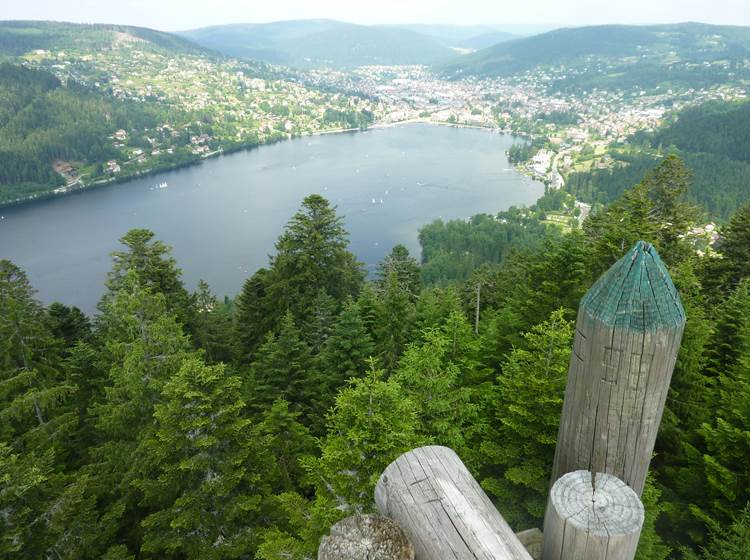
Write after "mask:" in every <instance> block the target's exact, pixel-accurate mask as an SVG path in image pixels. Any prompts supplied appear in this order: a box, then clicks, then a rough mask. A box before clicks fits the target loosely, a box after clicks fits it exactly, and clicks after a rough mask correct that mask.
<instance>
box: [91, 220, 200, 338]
mask: <svg viewBox="0 0 750 560" xmlns="http://www.w3.org/2000/svg"><path fill="white" fill-rule="evenodd" d="M120 243H122V244H123V245H125V247H126V249H125V250H124V251H115V252H114V253H112V261H113V266H112V270H111V271H110V272H109V274H108V275H107V293H105V294H104V297H103V299H102V301H101V303H100V304H99V309H100V310H101V311H103V310H104V308H105V307H106V305H107V303H108V301H109V299H110V298H112V297H113V296H114V294H116V293H117V292H118V291H119V290H121V289H122V288H123V287H125V286H126V285H127V282H128V281H127V277H128V276H129V275H130V274H135V276H136V278H137V279H138V282H139V283H140V285H141V286H143V287H144V288H148V289H149V290H150V291H151V292H152V293H160V294H162V295H163V296H164V300H165V303H166V308H167V310H168V311H169V312H170V313H173V314H175V315H176V316H177V318H178V320H179V321H180V322H181V323H182V324H183V326H184V327H186V328H187V329H188V330H192V327H193V324H194V320H195V308H194V302H193V300H192V298H191V297H190V294H188V291H187V290H186V289H185V286H183V284H182V279H181V276H182V271H181V270H180V269H179V268H177V262H176V261H175V259H174V258H173V257H172V255H171V253H172V248H171V247H169V246H168V245H165V244H164V243H162V242H161V241H158V240H155V239H154V232H152V231H150V230H147V229H132V230H130V231H129V232H127V233H126V234H125V235H124V236H123V237H122V238H121V239H120Z"/></svg>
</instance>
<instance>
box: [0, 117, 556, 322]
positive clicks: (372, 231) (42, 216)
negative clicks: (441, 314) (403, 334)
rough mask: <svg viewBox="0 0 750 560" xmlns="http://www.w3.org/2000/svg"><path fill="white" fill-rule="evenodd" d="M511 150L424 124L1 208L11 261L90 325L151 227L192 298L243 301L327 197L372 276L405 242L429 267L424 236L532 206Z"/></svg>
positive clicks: (283, 146)
mask: <svg viewBox="0 0 750 560" xmlns="http://www.w3.org/2000/svg"><path fill="white" fill-rule="evenodd" d="M512 143H513V138H512V137H510V136H504V135H500V134H494V133H491V132H488V131H484V130H475V129H468V128H450V127H442V126H432V125H427V124H413V125H404V126H397V127H389V128H379V129H373V130H370V131H368V132H365V133H347V134H330V135H323V136H314V137H305V138H300V139H295V140H291V141H288V142H281V143H278V144H274V145H270V146H263V147H260V148H258V149H255V150H251V151H246V152H241V153H235V154H231V155H228V156H222V157H219V158H216V159H211V160H207V161H205V162H203V163H202V164H201V165H197V166H193V167H187V168H184V169H180V170H176V171H170V172H166V173H161V174H158V175H153V176H150V177H146V178H142V179H135V180H132V181H128V182H126V183H121V184H119V185H112V186H108V187H103V188H99V189H96V190H91V191H88V192H82V193H78V194H74V195H70V196H64V197H60V198H55V199H49V200H45V201H40V202H37V203H33V204H29V205H26V206H20V207H16V208H5V209H0V214H2V216H3V218H2V219H0V258H3V259H10V260H11V261H13V262H14V263H15V264H16V265H18V266H20V267H21V268H23V269H24V270H25V271H26V272H27V273H28V275H29V278H30V280H31V282H32V284H33V285H34V287H35V288H36V289H37V290H38V297H39V299H41V300H42V301H44V302H46V303H50V302H52V301H55V300H57V301H62V302H63V303H66V304H68V305H77V306H78V307H80V308H81V309H83V310H84V311H86V312H89V313H90V312H92V311H93V310H94V309H95V305H96V302H97V301H98V299H99V297H100V296H101V294H102V292H103V289H104V280H105V277H106V274H107V271H108V270H109V268H110V262H111V261H110V256H109V255H110V253H111V252H112V251H114V250H116V249H117V248H118V246H119V244H118V241H117V240H118V239H119V238H120V237H122V235H123V234H125V232H127V231H128V230H129V229H132V228H149V229H151V230H153V231H154V232H155V233H156V236H157V237H158V238H159V239H161V240H163V241H165V242H166V243H168V244H169V245H171V246H172V247H173V248H174V256H175V258H176V259H177V262H178V264H179V266H180V267H181V268H182V269H183V271H184V280H185V282H186V284H187V285H188V287H189V288H190V289H193V288H194V287H195V285H196V284H197V281H198V280H199V279H200V278H203V279H205V280H206V281H207V282H208V283H209V284H210V285H211V288H212V289H213V291H214V292H216V293H217V294H218V295H219V296H224V295H229V296H234V295H236V294H237V293H238V292H239V290H240V288H241V287H242V283H243V282H244V280H245V279H246V278H247V277H249V276H250V275H251V274H252V273H253V272H254V271H255V270H257V269H258V268H260V267H262V266H265V265H266V264H267V262H268V255H269V253H273V251H274V242H275V241H276V239H277V237H278V236H279V234H280V233H281V232H282V230H283V228H284V225H285V224H286V222H287V221H288V220H289V218H290V217H291V216H292V215H293V214H294V212H295V211H296V210H297V208H298V207H299V205H300V202H301V201H302V199H303V198H304V197H305V196H307V195H308V194H311V193H319V194H321V195H323V196H325V197H326V198H328V199H329V200H330V201H331V202H332V203H333V204H334V205H336V206H337V207H338V213H339V214H340V215H342V216H343V217H344V219H345V223H346V229H347V230H348V231H349V232H350V240H351V250H352V251H353V252H354V253H355V254H356V255H357V256H358V257H359V259H360V260H361V261H362V262H364V263H366V264H367V267H368V270H372V269H373V268H374V266H375V264H376V263H377V262H378V261H379V260H380V259H381V258H382V257H383V255H384V254H385V253H387V252H388V251H390V249H391V248H392V247H393V246H394V245H396V244H398V243H402V244H404V245H406V246H407V247H408V248H409V250H410V251H412V254H414V255H415V256H418V255H419V243H418V240H417V233H418V230H419V228H420V226H422V225H424V224H426V223H429V222H431V221H433V220H435V219H437V218H442V219H444V220H447V219H452V218H468V217H469V216H472V215H474V214H478V213H482V212H488V213H495V212H498V211H500V210H505V209H507V208H509V207H510V206H514V205H516V206H519V205H530V204H533V203H534V202H535V201H536V200H537V199H538V198H539V197H540V196H541V195H542V194H543V192H544V187H543V185H542V184H540V183H538V182H535V181H532V180H531V179H529V178H527V177H525V176H523V175H521V174H519V173H518V172H516V171H515V170H514V169H512V166H511V165H510V164H509V163H508V160H507V158H506V156H505V150H506V149H507V148H508V147H509V146H510V145H511V144H512ZM163 182H166V183H167V185H168V186H167V188H163V189H160V188H158V186H157V185H159V184H160V183H163Z"/></svg>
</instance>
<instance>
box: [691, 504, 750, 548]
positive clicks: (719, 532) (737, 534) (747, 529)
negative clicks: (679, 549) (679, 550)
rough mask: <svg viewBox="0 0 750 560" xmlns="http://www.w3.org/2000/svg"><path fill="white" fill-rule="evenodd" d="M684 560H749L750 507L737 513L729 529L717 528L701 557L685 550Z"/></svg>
mask: <svg viewBox="0 0 750 560" xmlns="http://www.w3.org/2000/svg"><path fill="white" fill-rule="evenodd" d="M683 552H684V556H683V560H747V558H750V505H747V506H745V508H744V509H743V510H742V511H741V512H738V513H737V516H736V517H735V519H734V521H733V522H732V524H731V525H730V526H728V527H727V528H723V527H717V528H716V529H715V530H714V531H713V533H712V535H711V542H710V543H709V544H708V546H707V547H706V548H704V549H703V551H702V554H701V555H700V556H699V555H698V554H696V553H694V552H693V551H690V550H684V551H683Z"/></svg>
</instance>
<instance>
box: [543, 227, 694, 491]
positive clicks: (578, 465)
mask: <svg viewBox="0 0 750 560" xmlns="http://www.w3.org/2000/svg"><path fill="white" fill-rule="evenodd" d="M684 325H685V311H684V309H683V307H682V303H681V302H680V298H679V295H678V294H677V290H676V289H675V287H674V284H672V279H671V278H670V276H669V273H668V272H667V270H666V268H665V267H664V264H663V263H662V261H661V259H660V258H659V255H658V254H657V252H656V250H655V249H654V247H653V246H651V245H649V244H648V243H644V242H643V241H639V242H638V243H637V244H636V245H635V247H633V249H632V250H631V251H630V252H629V253H628V254H627V255H625V256H624V257H623V258H622V259H620V260H619V261H618V262H617V263H615V264H614V265H613V266H612V268H610V269H609V271H607V272H606V273H605V274H604V275H603V276H602V277H601V278H600V279H599V280H598V281H597V282H596V284H594V286H593V287H592V288H591V289H590V290H589V291H588V293H586V295H585V296H584V298H583V299H582V300H581V304H580V307H579V309H578V321H577V323H576V333H575V339H574V342H573V353H572V355H571V359H570V369H569V371H568V383H567V386H566V389H565V401H564V404H563V412H562V418H561V420H560V431H559V433H558V438H557V448H556V450H555V461H554V466H553V469H552V480H551V483H550V484H554V483H555V481H556V480H557V479H558V478H559V477H561V476H562V475H563V474H565V473H568V472H571V471H576V470H580V469H584V470H588V471H592V472H599V473H609V474H613V475H615V476H617V477H618V478H620V479H621V480H623V481H624V482H625V483H626V484H628V485H629V486H630V487H631V488H632V489H633V490H635V492H636V493H637V494H638V496H640V495H641V493H642V492H643V485H644V483H645V481H646V474H647V472H648V466H649V463H650V461H651V454H652V452H653V449H654V443H655V441H656V434H657V431H658V429H659V423H660V422H661V416H662V412H663V410H664V403H665V401H666V398H667V390H668V389H669V382H670V380H671V377H672V370H673V369H674V364H675V361H676V359H677V351H678V350H679V347H680V341H681V339H682V331H683V328H684Z"/></svg>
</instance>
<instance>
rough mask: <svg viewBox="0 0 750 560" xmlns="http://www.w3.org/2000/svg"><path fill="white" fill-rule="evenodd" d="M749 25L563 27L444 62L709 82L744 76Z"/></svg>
mask: <svg viewBox="0 0 750 560" xmlns="http://www.w3.org/2000/svg"><path fill="white" fill-rule="evenodd" d="M748 52H750V29H749V28H747V27H733V26H718V25H707V24H701V23H680V24H673V25H653V26H633V25H600V26H590V27H574V28H563V29H556V30H554V31H549V32H547V33H542V34H540V35H535V36H532V37H525V38H522V39H517V40H514V41H507V42H502V43H500V44H497V45H494V46H491V47H489V48H486V49H483V50H480V51H477V52H476V53H472V54H469V55H466V56H464V57H461V58H456V59H455V60H454V61H452V62H451V63H449V64H446V65H444V66H443V67H442V71H443V72H444V73H445V74H447V75H453V76H455V77H460V76H462V75H471V76H511V75H514V74H521V73H523V72H527V71H530V70H534V69H537V68H539V69H542V70H545V71H552V70H553V69H556V68H558V67H560V66H563V67H564V70H563V71H562V72H561V73H559V74H556V73H554V72H551V75H552V77H553V78H554V79H553V80H551V81H550V86H551V88H553V89H560V90H585V89H590V88H592V87H597V88H600V89H603V88H606V89H630V88H639V89H641V88H649V89H650V88H654V87H656V86H659V85H661V86H665V87H670V86H674V85H686V87H707V86H710V85H712V84H717V83H723V82H726V81H728V79H729V76H730V75H731V76H732V77H734V78H737V77H738V76H739V75H740V74H741V75H744V76H746V75H747V68H746V67H745V65H744V60H745V59H746V58H747V56H748Z"/></svg>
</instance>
